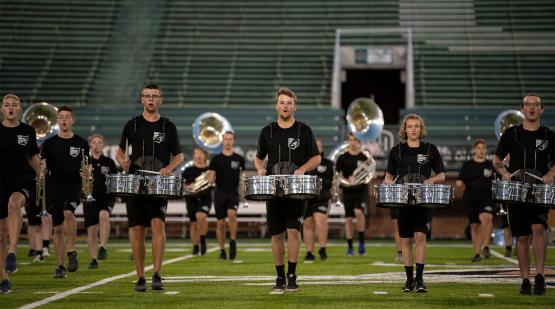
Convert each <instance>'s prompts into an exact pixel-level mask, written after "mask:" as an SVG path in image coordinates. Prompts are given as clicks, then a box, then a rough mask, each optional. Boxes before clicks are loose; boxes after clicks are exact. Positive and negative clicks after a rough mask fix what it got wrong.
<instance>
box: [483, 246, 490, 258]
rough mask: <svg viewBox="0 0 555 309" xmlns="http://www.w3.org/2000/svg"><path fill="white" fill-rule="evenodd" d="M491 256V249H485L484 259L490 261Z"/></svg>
mask: <svg viewBox="0 0 555 309" xmlns="http://www.w3.org/2000/svg"><path fill="white" fill-rule="evenodd" d="M490 256H491V252H490V251H489V247H484V257H485V258H486V259H489V257H490Z"/></svg>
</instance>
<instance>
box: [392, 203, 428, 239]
mask: <svg viewBox="0 0 555 309" xmlns="http://www.w3.org/2000/svg"><path fill="white" fill-rule="evenodd" d="M432 215H433V210H431V209H427V208H422V207H417V206H408V207H405V208H399V215H398V217H397V226H398V227H399V236H401V237H402V238H412V237H414V233H416V232H421V233H424V234H426V236H427V237H430V235H431V231H432Z"/></svg>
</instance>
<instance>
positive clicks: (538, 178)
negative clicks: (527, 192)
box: [524, 172, 544, 182]
mask: <svg viewBox="0 0 555 309" xmlns="http://www.w3.org/2000/svg"><path fill="white" fill-rule="evenodd" d="M524 174H526V175H528V176H530V177H533V178H536V179H537V180H539V181H541V182H544V181H543V178H541V177H538V176H536V175H534V174H530V173H528V172H524Z"/></svg>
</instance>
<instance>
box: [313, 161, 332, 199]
mask: <svg viewBox="0 0 555 309" xmlns="http://www.w3.org/2000/svg"><path fill="white" fill-rule="evenodd" d="M309 174H310V175H316V176H318V177H320V179H322V191H328V190H330V189H331V185H332V182H333V175H334V172H333V162H332V161H331V160H328V159H327V158H324V157H323V156H322V160H321V161H320V165H318V167H317V168H316V169H315V170H313V171H312V172H310V173H309Z"/></svg>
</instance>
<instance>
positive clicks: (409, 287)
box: [402, 279, 414, 293]
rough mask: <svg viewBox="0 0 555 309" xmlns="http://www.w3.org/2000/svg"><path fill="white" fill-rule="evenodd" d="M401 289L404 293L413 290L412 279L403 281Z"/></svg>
mask: <svg viewBox="0 0 555 309" xmlns="http://www.w3.org/2000/svg"><path fill="white" fill-rule="evenodd" d="M402 291H403V292H405V293H408V292H412V291H414V281H413V280H410V279H407V281H405V286H404V287H403V290H402Z"/></svg>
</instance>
